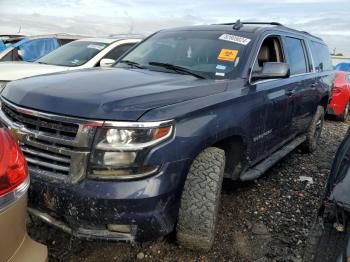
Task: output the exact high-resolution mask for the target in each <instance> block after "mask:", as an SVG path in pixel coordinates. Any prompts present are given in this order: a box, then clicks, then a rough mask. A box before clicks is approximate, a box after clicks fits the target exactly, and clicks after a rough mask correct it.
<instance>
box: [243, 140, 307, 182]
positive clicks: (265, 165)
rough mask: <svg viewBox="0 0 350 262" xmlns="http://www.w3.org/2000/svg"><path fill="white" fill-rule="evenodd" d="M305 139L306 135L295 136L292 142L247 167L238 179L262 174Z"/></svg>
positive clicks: (246, 178) (251, 177) (251, 178)
mask: <svg viewBox="0 0 350 262" xmlns="http://www.w3.org/2000/svg"><path fill="white" fill-rule="evenodd" d="M305 140H306V136H305V135H303V136H299V137H297V138H295V139H294V140H293V141H292V142H290V143H289V144H287V145H285V146H284V147H282V148H281V149H279V150H278V151H276V152H275V153H273V154H272V155H271V156H269V157H268V158H266V159H265V160H263V161H262V162H260V163H259V164H257V165H256V166H254V167H252V168H250V169H248V170H247V171H246V172H245V173H243V174H242V175H241V176H240V180H242V181H248V180H254V179H257V178H258V177H260V176H261V175H262V174H264V173H265V172H266V171H267V170H268V169H269V168H270V167H272V166H273V165H274V164H276V163H277V162H278V161H279V160H281V159H282V158H283V157H285V156H286V155H288V154H289V153H290V152H292V151H293V150H294V149H295V148H297V147H298V146H299V145H300V144H301V143H303V142H304V141H305Z"/></svg>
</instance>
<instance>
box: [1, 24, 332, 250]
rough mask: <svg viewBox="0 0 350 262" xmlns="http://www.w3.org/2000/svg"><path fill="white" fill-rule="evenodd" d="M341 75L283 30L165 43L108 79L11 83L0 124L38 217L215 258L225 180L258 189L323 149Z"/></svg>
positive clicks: (196, 29) (160, 39)
mask: <svg viewBox="0 0 350 262" xmlns="http://www.w3.org/2000/svg"><path fill="white" fill-rule="evenodd" d="M333 80H334V72H333V67H332V64H331V62H330V57H329V52H328V48H327V46H326V45H325V44H324V42H323V41H322V40H321V39H319V38H317V37H314V36H312V35H310V34H308V33H306V32H301V31H296V30H293V29H290V28H287V27H285V26H283V25H280V24H278V23H260V24H256V23H242V22H240V21H237V22H236V23H228V24H221V25H207V26H193V27H185V28H176V29H170V30H164V31H160V32H157V33H155V34H153V35H151V36H150V37H148V38H147V39H145V40H144V41H143V42H141V43H140V44H138V45H137V46H136V47H134V48H133V49H131V50H130V51H128V52H127V53H126V54H125V55H123V56H122V57H121V58H120V60H119V61H118V62H117V63H116V64H115V66H114V67H113V68H109V69H91V70H83V71H77V72H70V73H57V74H52V75H44V76H39V77H32V78H28V79H24V80H19V81H14V82H11V83H10V84H8V86H7V87H5V88H4V90H3V91H2V93H1V102H2V105H1V111H0V117H1V121H2V122H3V123H4V124H5V125H6V126H8V127H9V128H10V129H11V130H12V131H13V133H14V134H15V136H16V137H17V139H18V140H19V143H20V145H21V148H22V150H23V152H24V154H25V156H26V159H27V161H28V166H29V170H30V174H31V179H32V185H31V190H30V200H29V206H30V209H29V211H30V213H31V214H33V215H36V216H38V217H40V218H42V219H43V220H44V221H46V222H48V223H50V224H52V225H55V226H57V227H59V228H61V229H63V230H64V231H66V232H69V233H71V234H73V235H75V236H77V237H82V238H99V239H109V240H124V241H133V240H135V241H146V240H152V239H157V238H159V237H161V236H164V235H167V234H169V233H171V232H172V231H173V230H176V236H177V239H178V241H179V243H181V244H182V245H184V246H186V247H189V248H197V249H203V250H208V249H209V248H210V247H211V245H212V243H213V240H214V233H215V225H216V220H217V214H218V208H219V202H220V191H221V185H222V182H223V178H224V177H227V178H230V179H234V180H242V181H246V180H252V179H256V178H258V177H259V176H261V175H262V174H263V173H264V172H265V171H266V170H267V169H268V168H269V167H271V166H272V165H273V164H274V163H276V162H277V161H278V160H280V159H281V158H282V157H284V156H285V155H287V154H288V153H289V152H291V151H292V150H293V149H294V148H296V147H298V146H300V147H302V148H303V149H304V150H305V151H308V152H312V151H313V150H315V148H316V144H317V141H318V139H319V136H320V133H321V130H322V125H323V117H324V110H325V108H326V106H327V103H328V99H329V90H330V88H331V85H332V83H333Z"/></svg>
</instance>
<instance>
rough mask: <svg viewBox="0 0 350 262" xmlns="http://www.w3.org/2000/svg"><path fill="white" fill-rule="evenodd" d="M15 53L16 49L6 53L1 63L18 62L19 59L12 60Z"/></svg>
mask: <svg viewBox="0 0 350 262" xmlns="http://www.w3.org/2000/svg"><path fill="white" fill-rule="evenodd" d="M15 52H16V53H17V48H16V49H13V50H11V51H10V52H8V53H7V54H6V55H5V56H4V57H3V58H2V59H1V61H19V60H20V59H17V60H14V54H15Z"/></svg>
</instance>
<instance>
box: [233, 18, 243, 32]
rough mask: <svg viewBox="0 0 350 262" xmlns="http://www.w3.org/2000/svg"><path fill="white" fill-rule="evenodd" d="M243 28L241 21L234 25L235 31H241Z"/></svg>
mask: <svg viewBox="0 0 350 262" xmlns="http://www.w3.org/2000/svg"><path fill="white" fill-rule="evenodd" d="M242 27H243V24H242V22H241V20H240V19H238V20H237V21H236V23H234V25H233V27H232V28H233V29H235V30H239V29H241V28H242Z"/></svg>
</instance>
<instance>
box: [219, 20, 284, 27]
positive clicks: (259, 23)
mask: <svg viewBox="0 0 350 262" xmlns="http://www.w3.org/2000/svg"><path fill="white" fill-rule="evenodd" d="M237 23H240V24H242V25H277V26H283V25H282V24H281V23H278V22H241V20H237V21H236V22H234V23H223V24H219V25H235V24H237Z"/></svg>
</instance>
